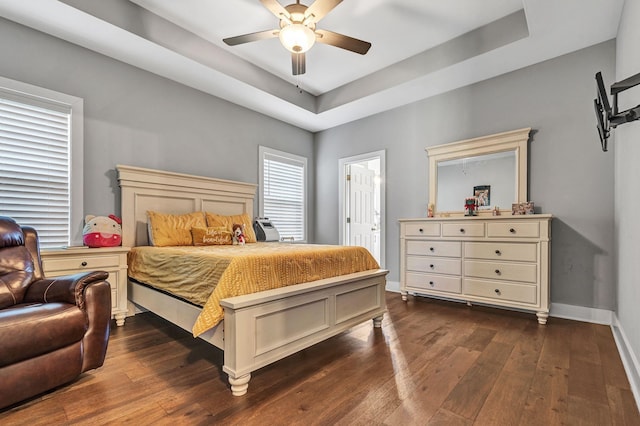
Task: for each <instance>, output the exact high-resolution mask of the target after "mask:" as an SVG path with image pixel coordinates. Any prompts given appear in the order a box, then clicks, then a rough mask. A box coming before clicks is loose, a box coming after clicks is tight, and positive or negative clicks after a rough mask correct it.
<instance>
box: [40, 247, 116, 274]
mask: <svg viewBox="0 0 640 426" xmlns="http://www.w3.org/2000/svg"><path fill="white" fill-rule="evenodd" d="M87 250H90V249H87ZM119 264H120V262H119V258H118V256H117V255H105V256H95V255H89V256H63V257H60V258H50V259H43V260H42V267H43V268H44V270H45V271H46V273H52V272H56V271H70V270H74V271H81V270H88V271H91V270H96V269H105V268H117V267H118V265H119Z"/></svg>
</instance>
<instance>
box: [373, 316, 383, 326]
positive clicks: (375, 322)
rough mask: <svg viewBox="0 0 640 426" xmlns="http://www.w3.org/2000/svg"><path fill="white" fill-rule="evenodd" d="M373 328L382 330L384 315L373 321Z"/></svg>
mask: <svg viewBox="0 0 640 426" xmlns="http://www.w3.org/2000/svg"><path fill="white" fill-rule="evenodd" d="M373 326H374V327H375V328H381V327H382V315H380V316H379V317H375V318H374V319H373Z"/></svg>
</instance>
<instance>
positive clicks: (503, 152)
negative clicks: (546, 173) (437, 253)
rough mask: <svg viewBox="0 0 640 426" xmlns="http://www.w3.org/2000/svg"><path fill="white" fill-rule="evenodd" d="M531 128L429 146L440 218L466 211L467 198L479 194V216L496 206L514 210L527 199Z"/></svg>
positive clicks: (431, 183)
mask: <svg viewBox="0 0 640 426" xmlns="http://www.w3.org/2000/svg"><path fill="white" fill-rule="evenodd" d="M530 131H531V128H526V129H519V130H514V131H511V132H504V133H499V134H495V135H489V136H484V137H481V138H475V139H468V140H464V141H460V142H453V143H448V144H444V145H438V146H433V147H428V148H426V151H427V153H428V155H429V204H433V205H434V213H435V214H436V215H438V216H446V215H451V214H464V201H465V198H467V197H473V196H476V197H478V200H479V208H478V212H479V214H491V212H492V210H493V208H494V207H497V208H499V209H500V211H501V212H503V214H505V213H506V212H509V213H506V214H510V212H511V204H512V203H516V202H525V201H527V141H528V139H529V132H530Z"/></svg>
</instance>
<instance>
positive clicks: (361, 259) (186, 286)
mask: <svg viewBox="0 0 640 426" xmlns="http://www.w3.org/2000/svg"><path fill="white" fill-rule="evenodd" d="M378 268H379V266H378V263H377V262H376V260H375V259H374V258H373V256H371V254H370V253H369V252H368V251H367V250H366V249H365V248H362V247H352V246H350V247H347V246H329V245H317V244H283V243H255V244H246V245H244V246H234V245H223V246H205V247H193V246H185V247H135V248H133V249H132V250H131V252H129V272H128V273H129V276H130V277H131V278H133V279H135V280H138V281H140V282H143V283H146V284H149V285H152V286H154V287H157V288H160V289H163V290H165V291H168V292H170V293H172V294H175V295H177V296H180V297H182V298H184V299H187V300H189V301H191V302H193V303H195V304H197V305H200V306H202V312H201V313H200V315H199V316H198V318H197V320H196V323H195V324H194V326H193V329H192V331H193V335H194V336H196V337H197V336H198V335H200V334H202V333H204V332H205V331H207V330H209V329H210V328H212V327H214V326H216V325H217V324H218V323H219V322H220V321H221V320H222V318H223V315H224V310H223V309H222V307H221V306H220V301H221V300H222V299H225V298H227V297H233V296H240V295H244V294H249V293H255V292H258V291H264V290H271V289H274V288H278V287H285V286H288V285H293V284H300V283H305V282H310V281H315V280H319V279H323V278H331V277H336V276H339V275H345V274H350V273H354V272H361V271H366V270H370V269H378Z"/></svg>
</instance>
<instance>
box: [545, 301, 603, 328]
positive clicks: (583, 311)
mask: <svg viewBox="0 0 640 426" xmlns="http://www.w3.org/2000/svg"><path fill="white" fill-rule="evenodd" d="M550 310H551V312H549V315H550V316H552V317H556V318H564V319H570V320H576V321H584V322H592V323H595V324H604V325H611V324H613V311H609V310H607V309H598V308H588V307H585V306H576V305H565V304H564V303H552V304H551V309H550Z"/></svg>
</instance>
